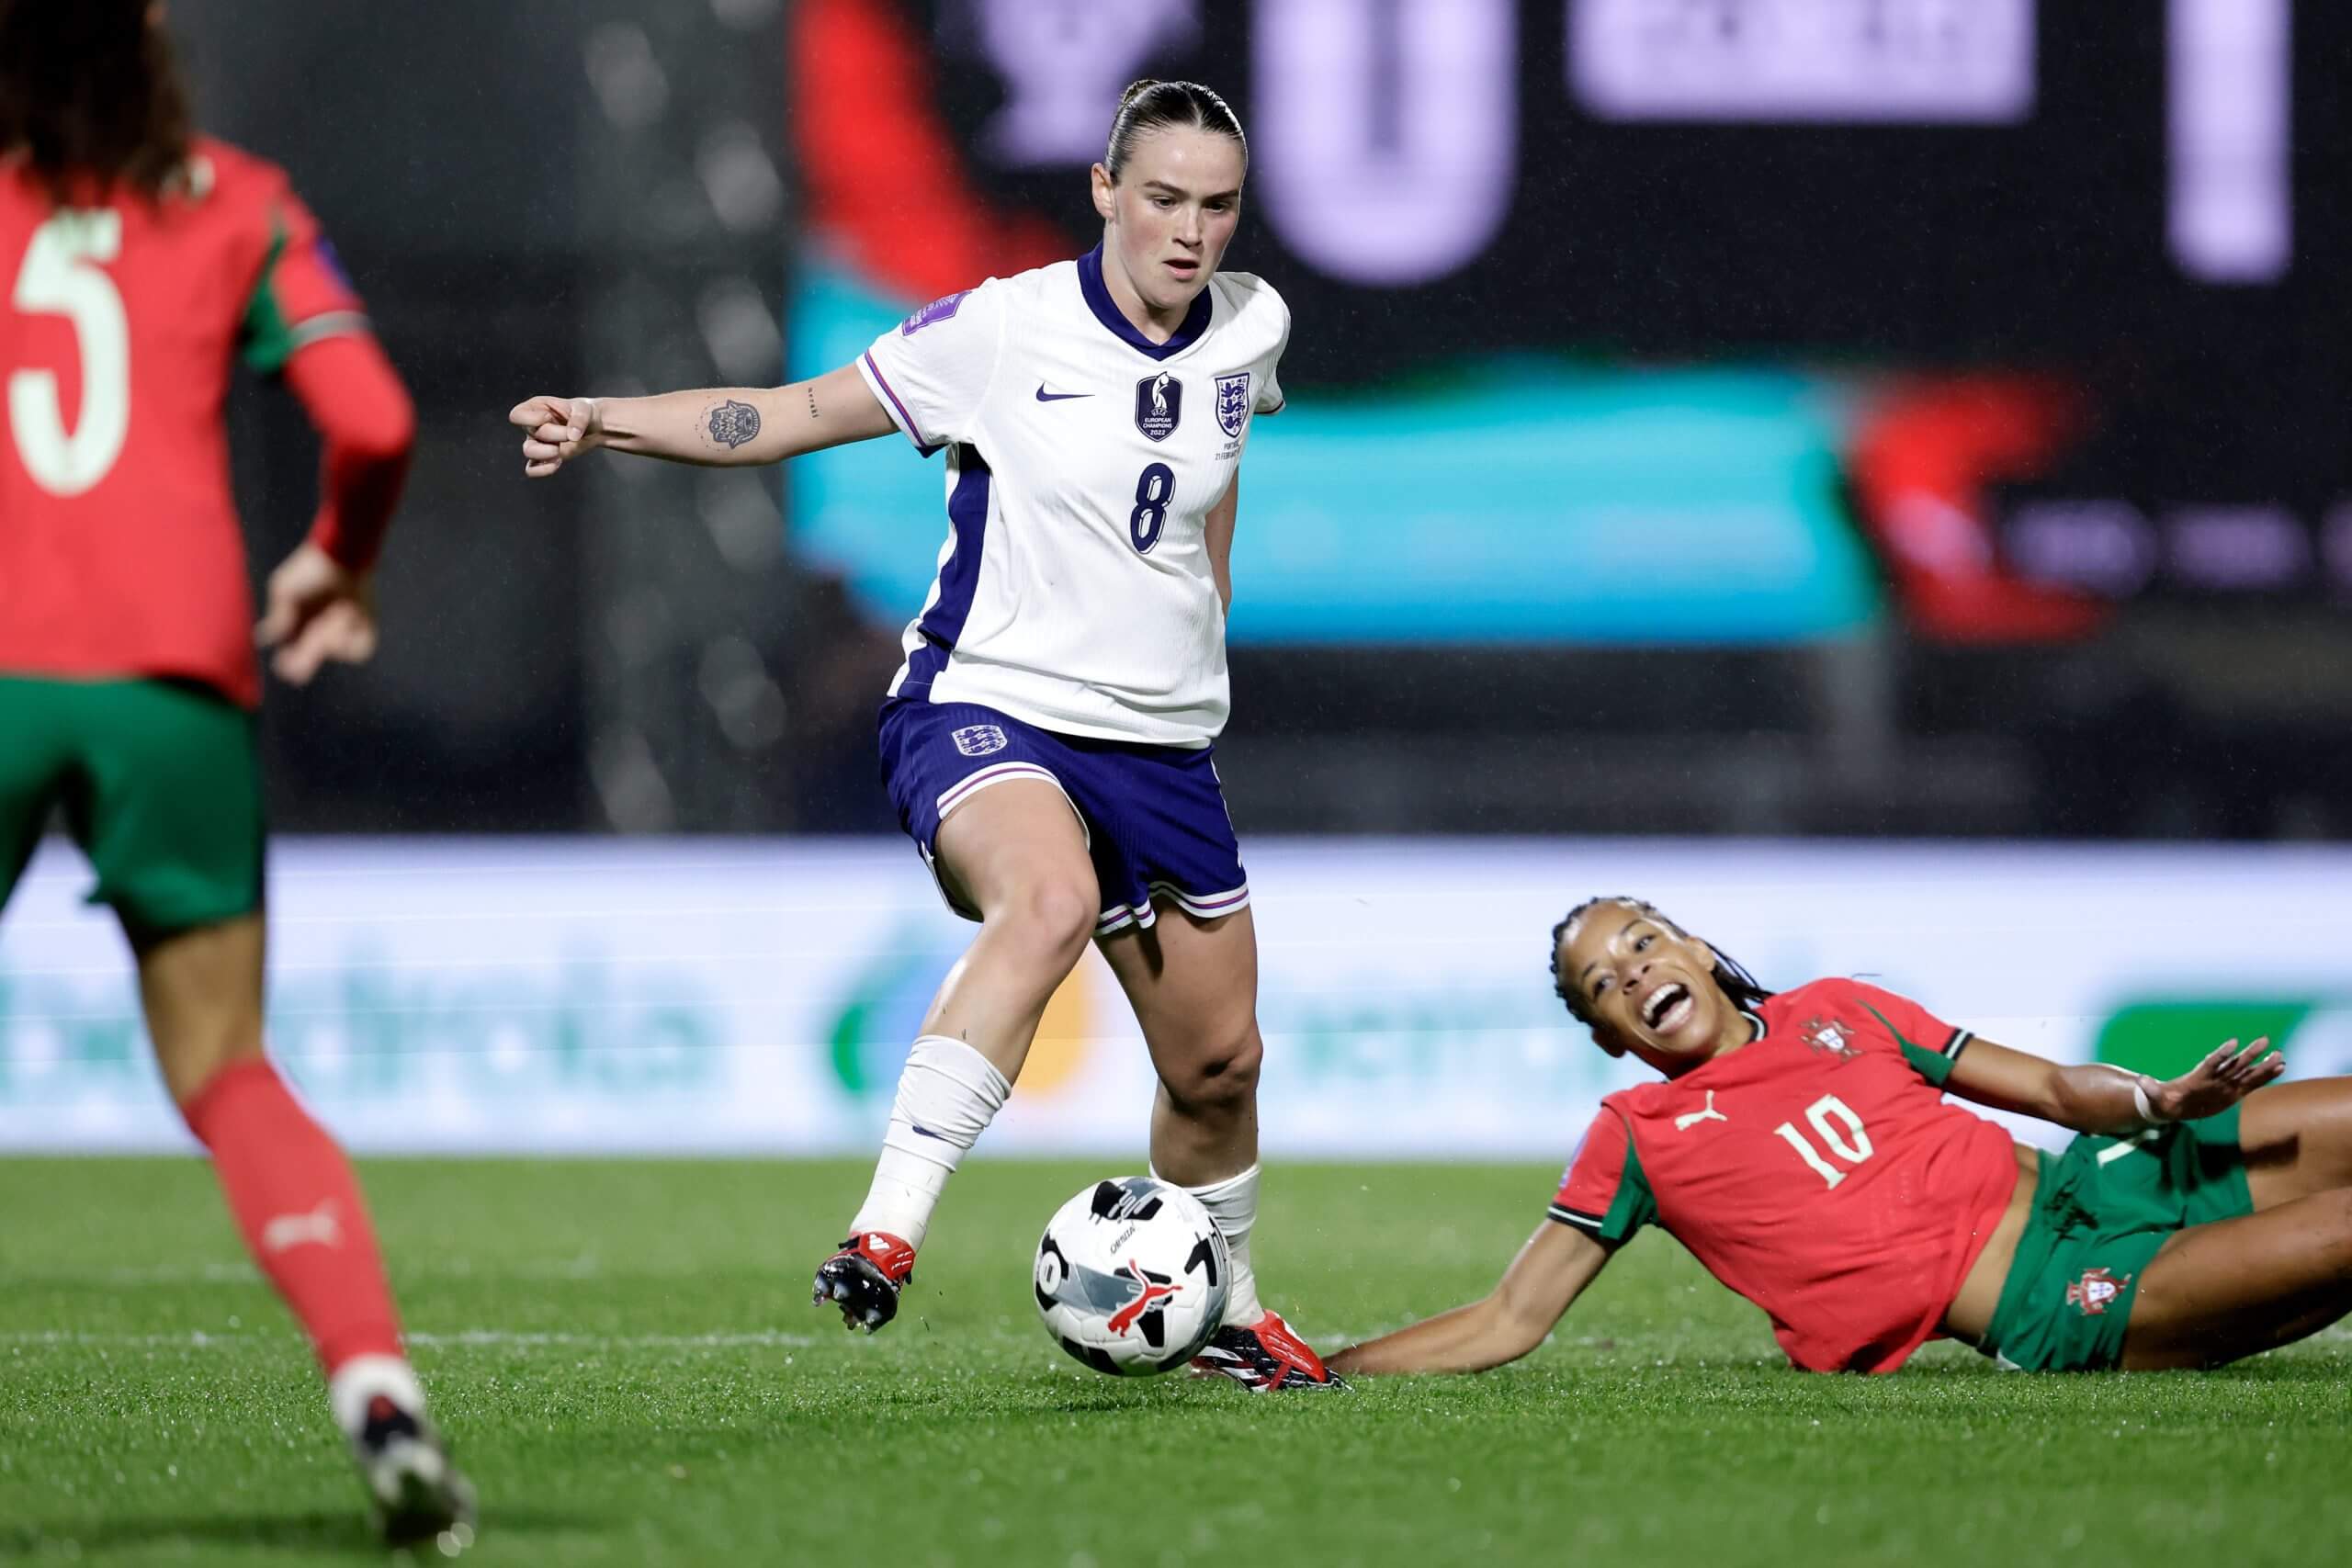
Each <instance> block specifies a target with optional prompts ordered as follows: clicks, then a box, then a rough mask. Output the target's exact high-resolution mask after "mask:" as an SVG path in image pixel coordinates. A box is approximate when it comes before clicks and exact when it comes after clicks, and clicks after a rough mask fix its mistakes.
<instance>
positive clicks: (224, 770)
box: [0, 675, 263, 934]
mask: <svg viewBox="0 0 2352 1568" xmlns="http://www.w3.org/2000/svg"><path fill="white" fill-rule="evenodd" d="M52 808H62V811H63V813H64V817H65V826H66V830H67V831H68V832H70V833H72V834H73V835H74V841H75V842H76V843H78V844H80V845H81V846H82V849H83V852H85V853H86V854H87V855H88V856H89V857H90V864H91V865H92V866H93V867H94V868H95V869H96V872H97V874H98V885H97V886H96V888H94V889H92V890H91V893H90V901H91V902H92V903H94V904H111V905H113V906H114V908H115V909H116V911H117V912H118V913H119V914H120V915H121V917H122V919H123V923H124V925H125V926H126V927H128V928H129V929H130V930H131V931H136V932H141V933H148V932H152V933H155V934H169V933H170V932H173V931H186V930H187V929H189V928H191V927H195V926H206V925H214V924H217V923H219V922H220V921H222V920H228V919H236V918H237V917H238V916H241V915H248V914H251V913H252V912H253V911H254V910H255V909H258V908H261V887H262V881H261V870H262V824H263V815H262V793H261V762H260V759H259V757H258V756H257V755H256V753H255V750H254V716H253V715H252V714H250V713H248V712H246V711H245V710H244V709H243V708H241V707H239V706H238V705H236V704H234V703H232V702H231V701H229V700H228V699H227V698H226V697H223V696H221V695H220V694H218V693H216V692H213V691H210V690H209V689H207V688H205V687H201V686H195V685H189V684H187V683H184V682H173V681H57V680H42V679H31V678H27V677H22V676H15V675H0V905H5V904H6V902H7V900H8V895H9V893H10V892H12V891H13V890H14V889H15V887H16V885H17V878H18V877H19V876H21V875H22V874H24V870H25V864H26V863H27V862H28V861H29V860H30V859H31V858H32V852H33V849H34V846H35V845H36V844H38V843H39V842H40V834H41V829H42V827H43V826H44V825H45V824H46V823H47V821H48V819H49V815H50V812H51V809H52Z"/></svg>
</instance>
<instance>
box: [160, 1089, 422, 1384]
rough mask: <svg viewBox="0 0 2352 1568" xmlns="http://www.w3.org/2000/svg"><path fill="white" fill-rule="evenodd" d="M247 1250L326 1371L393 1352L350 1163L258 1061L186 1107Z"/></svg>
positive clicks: (380, 1270) (388, 1302)
mask: <svg viewBox="0 0 2352 1568" xmlns="http://www.w3.org/2000/svg"><path fill="white" fill-rule="evenodd" d="M184 1114H185V1115H186V1116H187V1124H188V1126H189V1128H190V1129H191V1130H192V1131H194V1132H195V1134H196V1135H197V1136H198V1138H199V1139H201V1140H202V1141H203V1143H204V1146H205V1147H206V1148H208V1149H210V1150H211V1151H212V1165H213V1168H214V1169H215V1170H216V1171H218V1172H219V1173H220V1190H221V1191H222V1192H223V1193H224V1194H225V1195H226V1196H227V1198H228V1200H229V1209H230V1212H231V1213H233V1214H234V1215H235V1216H236V1219H237V1229H238V1230H239V1231H240V1232H242V1233H243V1235H244V1238H245V1249H246V1250H247V1251H249V1252H251V1253H252V1254H253V1257H254V1262H255V1263H257V1264H259V1265H260V1266H261V1269H262V1272H263V1273H265V1274H267V1275H268V1276H269V1282H270V1283H271V1284H273V1285H275V1286H277V1293H278V1294H279V1295H280V1296H282V1297H284V1298H285V1300H286V1304H287V1305H288V1306H289V1307H291V1308H293V1309H294V1315H295V1316H296V1317H297V1318H300V1320H301V1323H302V1330H303V1332H304V1333H306V1334H308V1335H309V1336H310V1337H311V1347H312V1348H314V1349H316V1350H317V1351H318V1353H319V1359H320V1361H321V1362H322V1363H323V1364H324V1365H325V1367H326V1370H327V1372H328V1375H330V1376H332V1375H334V1371H335V1369H336V1368H338V1367H340V1366H342V1365H343V1363H344V1362H345V1361H347V1360H349V1359H351V1358H352V1357H354V1356H367V1355H383V1356H400V1355H402V1354H403V1352H402V1350H401V1325H400V1318H399V1315H398V1314H396V1313H395V1312H394V1311H393V1310H392V1292H391V1288H390V1286H389V1285H387V1284H386V1283H385V1281H384V1262H383V1258H381V1257H380V1256H379V1254H378V1253H377V1251H376V1235H375V1232H374V1230H373V1229H372V1228H371V1227H370V1226H369V1224H368V1207H367V1203H366V1201H364V1200H363V1199H362V1198H361V1197H360V1195H359V1183H358V1182H357V1181H356V1179H354V1178H353V1177H352V1174H351V1164H350V1162H349V1161H348V1160H346V1159H345V1158H344V1155H343V1150H342V1149H340V1148H338V1147H336V1146H335V1142H334V1139H333V1138H331V1137H329V1136H327V1133H326V1129H325V1128H323V1127H321V1126H320V1125H319V1124H318V1123H317V1122H313V1121H312V1120H311V1115H310V1112H308V1111H304V1110H303V1109H302V1107H301V1105H300V1103H298V1102H297V1101H296V1100H295V1099H294V1096H293V1095H292V1094H290V1093H288V1090H287V1088H286V1084H285V1082H284V1080H282V1079H281V1078H279V1077H278V1076H277V1068H275V1067H273V1066H270V1064H269V1062H268V1061H267V1060H266V1059H265V1058H261V1057H255V1058H254V1059H253V1060H251V1061H245V1062H239V1063H238V1064H237V1065H236V1066H232V1067H225V1068H223V1069H222V1070H221V1071H220V1072H219V1073H217V1074H215V1075H214V1076H213V1077H212V1079H211V1080H210V1081H209V1082H208V1083H207V1084H206V1085H205V1086H204V1087H203V1088H202V1089H198V1091H197V1093H196V1098H195V1099H193V1100H189V1101H188V1103H187V1106H186V1107H185V1110H184Z"/></svg>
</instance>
